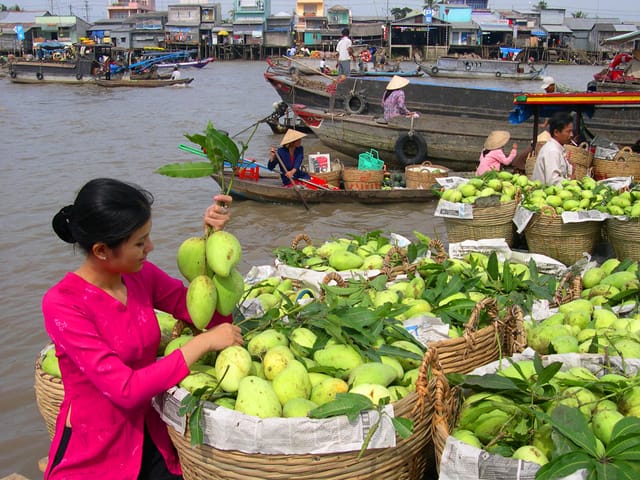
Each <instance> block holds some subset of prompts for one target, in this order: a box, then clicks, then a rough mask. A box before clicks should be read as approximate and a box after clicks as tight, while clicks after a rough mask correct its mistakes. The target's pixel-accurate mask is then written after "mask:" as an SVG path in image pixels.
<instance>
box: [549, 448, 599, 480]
mask: <svg viewBox="0 0 640 480" xmlns="http://www.w3.org/2000/svg"><path fill="white" fill-rule="evenodd" d="M596 463H597V462H596V460H595V458H593V457H591V456H589V454H588V453H586V452H581V451H577V452H571V453H567V454H566V455H562V456H560V457H557V458H555V459H553V460H551V461H550V462H549V463H547V464H546V465H543V466H542V467H540V469H539V470H538V471H537V472H536V480H555V479H558V478H562V477H566V476H567V475H570V474H572V473H573V472H576V471H578V470H580V469H582V468H586V469H587V470H593V469H594V468H595V464H596Z"/></svg>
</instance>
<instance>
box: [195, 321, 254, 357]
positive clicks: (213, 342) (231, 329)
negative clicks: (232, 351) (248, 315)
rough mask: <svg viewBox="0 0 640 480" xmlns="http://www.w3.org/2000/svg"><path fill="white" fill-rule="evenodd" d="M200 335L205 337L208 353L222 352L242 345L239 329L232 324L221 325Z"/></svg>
mask: <svg viewBox="0 0 640 480" xmlns="http://www.w3.org/2000/svg"><path fill="white" fill-rule="evenodd" d="M201 335H206V336H207V339H208V340H209V351H219V350H223V349H225V348H227V347H230V346H232V345H244V339H243V338H242V331H241V330H240V327H239V326H237V325H233V324H232V323H221V324H220V325H217V326H215V327H213V328H212V329H211V330H207V331H206V332H204V333H202V334H201Z"/></svg>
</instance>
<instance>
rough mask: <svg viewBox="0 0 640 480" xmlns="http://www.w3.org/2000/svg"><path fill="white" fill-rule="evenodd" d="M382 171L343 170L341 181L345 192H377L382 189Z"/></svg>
mask: <svg viewBox="0 0 640 480" xmlns="http://www.w3.org/2000/svg"><path fill="white" fill-rule="evenodd" d="M383 180H384V171H382V170H359V169H357V168H344V169H343V170H342V181H343V183H344V189H345V190H379V189H380V188H382V181H383Z"/></svg>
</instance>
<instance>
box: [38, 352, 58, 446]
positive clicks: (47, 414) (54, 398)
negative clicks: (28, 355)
mask: <svg viewBox="0 0 640 480" xmlns="http://www.w3.org/2000/svg"><path fill="white" fill-rule="evenodd" d="M35 390H36V404H37V405H38V410H39V411H40V415H42V418H43V419H44V422H45V424H46V426H47V433H49V438H50V439H52V438H53V434H54V433H55V431H56V419H57V418H58V412H59V411H60V404H61V403H62V400H63V399H64V386H63V384H62V379H60V378H56V377H54V376H52V375H49V374H48V373H45V372H44V371H43V370H42V355H39V356H38V358H37V360H36V370H35Z"/></svg>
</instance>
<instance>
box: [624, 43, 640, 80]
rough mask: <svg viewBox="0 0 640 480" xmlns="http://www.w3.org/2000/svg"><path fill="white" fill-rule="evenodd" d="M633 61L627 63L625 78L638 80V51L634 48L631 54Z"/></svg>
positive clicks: (639, 54)
mask: <svg viewBox="0 0 640 480" xmlns="http://www.w3.org/2000/svg"><path fill="white" fill-rule="evenodd" d="M632 55H633V59H632V60H631V61H630V62H629V65H628V66H627V68H626V69H625V71H624V74H625V75H626V76H627V77H633V78H637V79H638V80H640V49H639V48H636V49H635V50H634V51H633V52H632Z"/></svg>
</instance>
